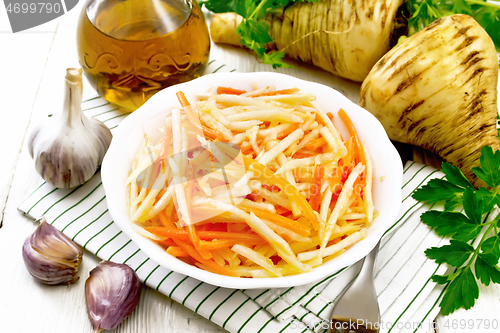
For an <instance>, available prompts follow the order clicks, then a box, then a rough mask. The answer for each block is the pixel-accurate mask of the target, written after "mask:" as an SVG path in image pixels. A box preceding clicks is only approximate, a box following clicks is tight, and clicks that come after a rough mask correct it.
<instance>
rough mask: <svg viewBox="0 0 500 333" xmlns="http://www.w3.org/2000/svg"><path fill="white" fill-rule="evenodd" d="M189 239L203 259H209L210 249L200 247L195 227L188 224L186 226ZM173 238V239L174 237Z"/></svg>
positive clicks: (210, 255) (210, 256)
mask: <svg viewBox="0 0 500 333" xmlns="http://www.w3.org/2000/svg"><path fill="white" fill-rule="evenodd" d="M186 229H187V232H188V236H189V240H190V241H191V243H192V244H193V246H194V248H195V250H196V251H198V253H199V254H200V255H201V256H202V258H203V259H207V260H208V259H210V258H212V254H211V253H210V251H207V250H204V249H202V248H200V238H199V237H198V234H197V233H196V228H195V226H194V225H188V226H186ZM174 240H175V239H174Z"/></svg>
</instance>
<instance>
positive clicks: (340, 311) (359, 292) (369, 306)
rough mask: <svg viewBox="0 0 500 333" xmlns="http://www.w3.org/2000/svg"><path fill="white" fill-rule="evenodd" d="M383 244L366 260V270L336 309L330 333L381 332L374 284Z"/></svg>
mask: <svg viewBox="0 0 500 333" xmlns="http://www.w3.org/2000/svg"><path fill="white" fill-rule="evenodd" d="M379 245H380V242H378V243H377V245H375V247H374V248H373V250H372V251H371V252H370V253H369V254H368V255H367V256H366V257H365V258H364V262H363V266H362V267H361V270H360V271H359V274H358V276H357V277H356V279H355V280H354V282H353V283H352V284H351V286H350V287H349V288H348V289H347V290H346V291H345V292H344V294H343V295H342V296H340V298H339V300H338V301H337V303H336V304H335V306H334V307H333V310H332V313H331V315H330V318H332V320H331V323H330V327H329V330H328V332H329V333H335V332H337V331H339V332H344V333H347V332H356V333H361V332H366V333H376V332H378V328H379V323H380V310H379V306H378V301H377V293H376V292H375V284H374V282H373V266H374V264H375V259H376V258H377V253H378V248H379Z"/></svg>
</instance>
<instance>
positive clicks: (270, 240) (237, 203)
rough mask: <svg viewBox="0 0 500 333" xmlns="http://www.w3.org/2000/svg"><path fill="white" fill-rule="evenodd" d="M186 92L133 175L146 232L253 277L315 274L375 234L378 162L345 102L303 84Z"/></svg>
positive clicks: (177, 250) (208, 266)
mask: <svg viewBox="0 0 500 333" xmlns="http://www.w3.org/2000/svg"><path fill="white" fill-rule="evenodd" d="M177 97H178V100H179V107H174V108H172V111H171V113H169V115H168V116H167V117H166V119H165V123H164V124H163V126H162V127H161V128H159V130H160V131H161V132H162V137H161V139H160V140H159V141H158V142H153V140H152V139H151V138H150V137H145V138H144V143H143V145H142V147H141V148H140V150H139V151H138V152H137V155H136V157H135V159H134V161H133V162H132V168H131V170H130V173H129V177H128V179H127V188H128V193H127V194H128V197H127V201H128V207H129V214H130V219H131V221H132V224H133V226H134V228H135V229H136V230H137V232H139V233H140V234H141V235H143V236H146V237H148V238H150V239H151V240H153V241H155V242H156V243H158V244H159V245H161V246H162V247H164V248H165V251H166V253H167V254H169V255H171V256H174V257H176V258H178V259H179V260H182V261H184V262H186V263H188V264H191V265H195V266H197V267H199V268H201V269H204V270H207V271H210V272H214V273H217V274H223V275H228V276H235V277H253V278H261V277H280V276H285V275H292V274H298V273H303V272H308V271H311V270H312V269H313V268H314V267H317V266H319V265H321V264H323V263H324V262H326V261H328V260H330V259H332V258H334V257H336V256H339V255H341V254H342V253H343V252H345V250H346V248H348V247H349V246H351V245H353V244H354V243H356V242H358V241H360V240H361V239H363V238H364V237H365V236H366V234H367V228H368V227H369V225H370V224H371V222H372V220H373V218H374V215H376V211H375V210H374V206H373V199H372V178H373V173H372V165H371V160H370V156H369V154H368V152H367V150H366V149H365V148H364V147H363V144H362V143H361V141H360V140H359V137H358V135H357V133H356V129H355V127H354V125H353V124H352V122H351V120H350V119H349V117H348V116H347V114H346V113H345V112H344V111H343V110H342V109H340V110H336V111H338V112H337V113H336V114H335V115H331V114H327V113H326V112H325V111H323V110H322V109H321V108H320V107H319V106H318V105H317V104H316V103H315V99H316V97H315V95H314V94H311V93H306V92H302V91H300V90H299V89H297V88H290V89H283V90H276V89H275V88H274V87H261V88H255V89H254V90H251V91H244V90H239V89H234V88H230V87H218V88H217V89H216V91H214V92H212V93H199V94H198V95H197V97H198V101H196V102H195V103H193V104H190V101H188V100H187V99H186V97H185V95H184V94H183V92H178V93H177ZM333 117H339V118H340V119H341V120H342V122H343V124H344V125H345V127H346V128H347V130H348V133H349V137H345V138H343V137H342V136H341V135H340V132H339V131H338V130H337V129H336V128H335V126H334V125H333V122H332V121H331V119H333Z"/></svg>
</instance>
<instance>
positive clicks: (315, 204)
mask: <svg viewBox="0 0 500 333" xmlns="http://www.w3.org/2000/svg"><path fill="white" fill-rule="evenodd" d="M323 171H324V169H323V167H322V166H321V165H317V166H316V169H315V170H314V180H313V185H314V186H313V187H312V188H311V191H314V192H313V193H311V198H310V199H309V204H310V205H311V208H312V209H314V210H315V211H318V210H319V204H320V203H321V181H322V180H323Z"/></svg>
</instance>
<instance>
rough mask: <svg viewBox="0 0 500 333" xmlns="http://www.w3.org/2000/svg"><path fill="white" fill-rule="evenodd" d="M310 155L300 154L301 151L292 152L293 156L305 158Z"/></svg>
mask: <svg viewBox="0 0 500 333" xmlns="http://www.w3.org/2000/svg"><path fill="white" fill-rule="evenodd" d="M311 156H312V155H311V154H302V153H295V154H293V157H294V158H307V157H311Z"/></svg>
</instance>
